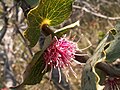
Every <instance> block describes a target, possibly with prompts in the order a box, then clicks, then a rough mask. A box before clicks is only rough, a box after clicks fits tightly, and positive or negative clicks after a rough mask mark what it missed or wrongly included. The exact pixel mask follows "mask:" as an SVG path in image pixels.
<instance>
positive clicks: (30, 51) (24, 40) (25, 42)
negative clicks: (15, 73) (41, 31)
mask: <svg viewBox="0 0 120 90" xmlns="http://www.w3.org/2000/svg"><path fill="white" fill-rule="evenodd" d="M15 28H16V30H17V32H18V33H19V34H20V36H21V38H22V40H23V42H24V44H25V46H26V47H27V49H28V51H29V53H30V55H31V56H33V53H32V50H31V49H30V47H29V46H28V44H27V41H26V39H25V38H24V36H23V35H22V33H21V32H20V30H19V28H18V26H17V24H15Z"/></svg>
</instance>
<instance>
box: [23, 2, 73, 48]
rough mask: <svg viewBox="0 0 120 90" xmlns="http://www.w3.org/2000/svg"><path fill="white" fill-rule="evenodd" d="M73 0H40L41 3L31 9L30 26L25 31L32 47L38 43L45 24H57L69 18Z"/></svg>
mask: <svg viewBox="0 0 120 90" xmlns="http://www.w3.org/2000/svg"><path fill="white" fill-rule="evenodd" d="M72 2H73V0H40V1H39V4H38V5H37V6H36V7H35V8H33V9H31V10H30V12H29V13H28V16H27V20H28V27H29V28H28V29H27V30H26V31H25V37H26V38H27V39H28V41H29V42H30V46H31V47H33V46H34V45H35V44H36V43H37V41H38V39H39V35H40V31H39V32H38V30H41V27H42V26H43V25H44V24H48V25H49V26H55V25H58V24H60V23H62V22H63V21H64V20H65V19H67V18H68V16H69V15H70V13H71V11H72ZM28 34H29V35H28ZM35 35H36V36H35ZM31 39H32V40H31Z"/></svg>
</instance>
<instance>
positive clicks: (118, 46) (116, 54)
mask: <svg viewBox="0 0 120 90" xmlns="http://www.w3.org/2000/svg"><path fill="white" fill-rule="evenodd" d="M115 30H116V34H115V35H114V40H113V41H111V42H110V45H109V47H108V48H107V49H106V50H105V53H106V61H107V62H108V63H112V62H114V61H115V60H116V59H118V58H120V23H118V24H116V26H115Z"/></svg>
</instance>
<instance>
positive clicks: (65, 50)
mask: <svg viewBox="0 0 120 90" xmlns="http://www.w3.org/2000/svg"><path fill="white" fill-rule="evenodd" d="M76 48H77V45H76V44H75V43H74V42H72V41H69V40H67V39H66V38H60V39H57V37H54V40H53V43H52V44H51V45H50V46H49V47H48V48H47V50H46V51H45V52H44V59H45V62H46V65H47V66H48V65H49V66H50V67H51V68H64V67H67V66H69V65H70V62H71V58H75V56H74V54H75V52H76Z"/></svg>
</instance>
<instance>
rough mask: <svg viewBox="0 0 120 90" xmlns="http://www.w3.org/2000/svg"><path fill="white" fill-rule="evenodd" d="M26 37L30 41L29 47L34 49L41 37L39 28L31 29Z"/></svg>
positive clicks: (26, 33) (27, 31)
mask: <svg viewBox="0 0 120 90" xmlns="http://www.w3.org/2000/svg"><path fill="white" fill-rule="evenodd" d="M24 36H25V37H26V38H27V39H28V41H29V46H30V47H33V46H35V45H36V43H37V42H38V40H39V36H40V29H39V28H37V27H29V28H28V29H27V30H26V31H25V32H24Z"/></svg>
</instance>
